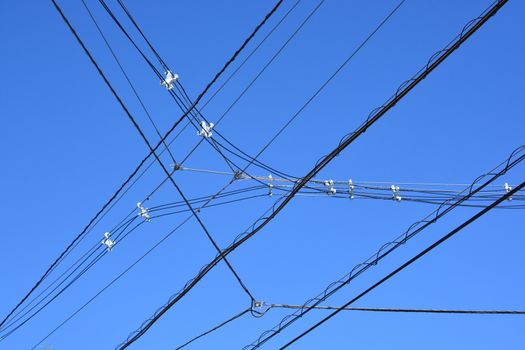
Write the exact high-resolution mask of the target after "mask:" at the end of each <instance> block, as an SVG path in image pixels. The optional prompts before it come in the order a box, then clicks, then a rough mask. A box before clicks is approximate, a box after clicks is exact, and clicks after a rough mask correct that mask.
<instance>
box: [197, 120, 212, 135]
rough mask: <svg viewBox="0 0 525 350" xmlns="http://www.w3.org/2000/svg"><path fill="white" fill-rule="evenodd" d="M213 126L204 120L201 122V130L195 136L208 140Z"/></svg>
mask: <svg viewBox="0 0 525 350" xmlns="http://www.w3.org/2000/svg"><path fill="white" fill-rule="evenodd" d="M213 126H214V124H213V123H210V124H208V123H206V122H205V121H204V120H203V121H201V129H200V130H199V132H197V135H199V136H202V137H204V138H206V139H209V138H210V137H212V136H213V133H212V132H211V130H212V129H213Z"/></svg>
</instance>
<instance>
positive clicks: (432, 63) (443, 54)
mask: <svg viewBox="0 0 525 350" xmlns="http://www.w3.org/2000/svg"><path fill="white" fill-rule="evenodd" d="M506 2H507V0H500V1H498V2H497V3H495V4H493V5H492V6H491V7H490V8H489V9H488V10H486V11H485V12H484V13H483V14H482V15H481V16H480V17H478V18H476V19H474V20H473V21H471V22H469V23H468V24H467V26H465V27H464V28H463V30H462V32H461V33H460V34H459V35H458V36H457V37H456V38H454V40H453V41H452V42H451V43H449V45H447V47H446V48H445V49H443V50H441V51H439V52H438V53H437V54H435V55H433V56H432V57H431V59H430V60H429V61H428V62H427V65H426V66H425V67H424V68H422V69H421V70H420V71H419V72H418V73H416V75H415V76H414V77H413V78H412V79H410V80H409V81H408V82H407V83H404V84H402V85H401V86H400V88H399V89H398V90H397V91H396V93H395V95H394V96H393V97H391V98H390V99H389V101H388V102H387V103H386V104H385V105H383V106H381V107H379V108H378V109H376V110H374V111H373V112H372V114H371V115H370V116H369V117H368V118H367V120H366V121H365V122H364V123H363V124H362V125H361V126H360V127H359V128H358V129H357V130H356V131H355V132H353V133H352V134H350V135H349V136H348V137H346V138H345V139H344V140H343V141H342V142H340V144H339V145H338V146H337V147H336V148H335V149H334V150H333V151H332V152H330V153H329V154H328V155H326V156H325V157H323V158H322V159H321V160H320V161H319V162H318V163H317V164H316V166H315V167H314V168H313V169H312V170H311V171H310V172H309V173H308V174H307V175H306V176H305V177H304V178H302V179H301V181H299V182H298V183H297V184H296V185H295V186H294V188H293V190H292V191H291V192H290V195H288V196H287V197H286V198H284V199H283V200H282V201H281V202H280V204H279V205H278V206H277V207H276V208H275V210H274V211H273V212H272V213H271V214H270V215H268V216H267V217H265V218H264V219H263V220H262V222H261V224H259V225H258V226H257V227H255V228H254V229H253V230H252V231H251V232H249V233H247V234H243V236H242V238H240V237H239V239H238V240H236V241H235V243H233V244H232V245H230V246H229V247H228V248H226V249H224V250H223V251H222V252H223V253H222V254H221V255H222V256H227V255H228V254H230V253H231V252H232V251H233V250H235V249H236V248H237V247H239V246H240V245H242V244H243V243H244V242H246V241H247V240H248V239H250V238H251V237H253V236H254V235H255V234H256V233H257V232H259V231H260V230H261V229H262V228H263V227H264V226H266V225H267V224H268V223H269V222H270V221H271V220H272V219H273V218H274V217H275V216H276V215H277V214H278V213H279V212H280V211H281V210H282V209H283V208H284V207H285V206H286V205H287V204H288V203H289V202H290V200H291V199H292V198H293V197H294V196H295V194H296V193H297V192H298V191H299V190H300V189H301V188H302V187H303V186H305V185H306V184H307V182H308V181H309V180H311V179H312V178H313V177H314V176H315V175H316V174H317V173H318V172H319V171H321V170H322V169H323V168H324V167H325V166H326V165H327V164H328V163H329V162H330V161H332V159H333V158H335V157H336V156H337V155H338V154H339V153H340V152H341V151H343V150H344V149H345V148H346V147H348V146H349V145H350V144H351V143H352V142H353V141H354V140H355V139H357V137H358V136H359V135H361V134H363V133H364V132H365V131H366V130H367V129H368V128H369V127H370V126H371V125H373V124H374V123H375V122H376V121H377V120H379V119H380V118H381V117H382V116H384V115H385V114H386V112H387V111H389V110H390V109H391V108H392V107H393V106H395V105H396V104H397V103H398V102H399V101H400V100H401V99H402V98H403V97H404V96H406V95H407V94H408V92H410V91H411V90H412V89H413V88H414V87H415V86H417V85H418V84H419V83H420V82H421V81H422V80H423V79H424V78H426V77H427V76H428V74H430V73H431V72H432V71H433V70H434V69H435V68H436V67H438V66H439V65H440V64H441V63H442V62H443V61H444V60H445V59H446V58H447V57H449V56H450V54H452V52H454V51H455V50H457V49H458V48H459V47H460V46H461V44H462V43H464V42H465V41H466V40H467V39H468V38H469V37H470V36H471V35H472V34H473V33H475V32H476V31H477V30H478V29H479V28H480V27H481V26H482V25H483V24H484V23H486V22H487V20H488V19H489V18H490V17H492V16H493V15H494V14H496V13H497V12H498V10H499V9H500V8H501V7H502V6H503V5H504V4H505V3H506ZM277 203H278V202H277ZM277 203H276V205H277ZM221 260H222V258H221V256H217V257H215V258H214V259H213V260H212V261H211V262H210V263H209V264H208V265H206V266H205V267H203V269H201V271H200V272H199V274H198V275H197V276H196V277H195V278H193V279H192V280H190V281H189V282H188V283H187V284H186V285H185V287H184V288H183V290H182V291H180V292H179V293H177V294H176V295H174V296H172V297H171V298H170V299H169V301H168V303H167V304H166V305H164V306H162V307H161V308H160V309H159V310H157V311H156V312H155V314H154V315H153V316H152V317H151V318H150V319H148V320H146V321H145V322H144V323H143V324H142V325H141V327H140V328H139V329H138V330H136V331H135V332H133V333H132V334H131V335H130V336H129V337H128V339H126V340H125V341H124V342H123V343H121V344H120V345H118V346H117V349H119V350H123V349H125V348H127V347H128V346H129V345H131V344H132V343H134V342H135V341H136V340H138V339H139V338H140V337H141V336H142V335H143V334H144V333H145V332H147V331H148V330H149V328H151V326H152V325H153V324H154V323H155V322H157V320H158V319H159V318H160V317H162V315H163V314H164V313H166V312H167V311H168V310H169V309H170V308H171V307H172V306H173V305H175V304H176V303H177V302H178V301H179V300H180V299H182V298H183V297H184V296H185V295H186V294H187V293H188V292H189V291H190V290H191V289H192V288H193V287H194V286H195V285H196V284H197V283H198V282H199V281H200V280H201V279H202V278H203V277H204V276H205V275H206V274H207V273H208V272H209V271H210V270H211V269H212V268H213V267H214V266H215V265H216V264H217V263H218V262H220V261H221Z"/></svg>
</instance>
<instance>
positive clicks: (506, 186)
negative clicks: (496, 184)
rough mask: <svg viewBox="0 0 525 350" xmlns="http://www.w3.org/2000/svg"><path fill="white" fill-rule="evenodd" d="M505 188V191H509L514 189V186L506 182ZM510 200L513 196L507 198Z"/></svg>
mask: <svg viewBox="0 0 525 350" xmlns="http://www.w3.org/2000/svg"><path fill="white" fill-rule="evenodd" d="M503 188H505V193H509V192H510V191H512V186H510V185H509V184H508V183H507V182H505V185H503ZM507 200H508V201H511V200H512V196H511V197H509V198H507Z"/></svg>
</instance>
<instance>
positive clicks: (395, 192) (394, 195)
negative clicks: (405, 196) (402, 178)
mask: <svg viewBox="0 0 525 350" xmlns="http://www.w3.org/2000/svg"><path fill="white" fill-rule="evenodd" d="M390 190H391V191H392V199H393V200H395V201H396V202H401V196H400V195H399V186H395V185H392V186H390Z"/></svg>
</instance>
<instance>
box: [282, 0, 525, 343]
mask: <svg viewBox="0 0 525 350" xmlns="http://www.w3.org/2000/svg"><path fill="white" fill-rule="evenodd" d="M503 1H505V0H503ZM523 187H525V182H522V183H521V184H519V185H518V186H516V188H514V189H513V190H511V191H510V192H509V193H506V194H504V195H503V196H501V197H500V198H499V199H498V200H496V201H495V202H494V203H492V204H491V205H489V206H487V207H486V208H484V209H482V210H481V211H479V212H478V213H476V214H475V215H474V216H472V217H471V218H470V219H468V220H467V221H465V222H463V223H462V224H461V225H459V226H458V227H456V228H455V229H453V230H452V231H450V232H449V233H447V234H446V235H445V236H443V237H441V238H440V239H439V240H437V241H436V242H434V243H432V244H431V245H430V246H428V247H427V248H425V249H424V250H422V251H421V252H420V253H418V254H417V255H415V256H414V257H413V258H411V259H410V260H408V261H407V262H405V263H404V264H403V265H401V266H399V267H398V268H397V269H395V270H394V271H392V272H391V273H389V274H388V275H386V276H385V277H383V278H382V279H381V280H379V281H378V282H376V283H374V284H373V285H372V286H370V287H369V288H367V289H366V290H365V291H363V292H362V293H360V294H359V295H357V296H356V297H355V298H353V299H351V300H350V301H348V302H347V303H345V304H344V305H342V306H341V307H339V308H338V309H337V310H335V311H334V312H332V313H331V314H330V315H328V316H326V317H325V318H323V319H322V320H321V321H319V322H317V323H316V324H315V325H313V326H312V327H310V328H308V329H307V330H306V331H304V332H302V333H301V334H300V335H298V336H297V337H295V338H293V339H292V340H291V341H289V342H288V343H286V344H285V345H284V346H282V347H281V348H280V349H281V350H282V349H286V348H287V347H289V346H290V345H292V344H293V343H295V342H296V341H298V340H299V339H301V338H302V337H304V336H305V335H307V334H308V333H310V332H311V331H313V330H314V329H316V328H317V327H319V326H320V325H322V324H323V323H325V322H326V321H328V320H329V319H331V318H332V317H334V316H335V315H337V314H338V313H339V312H341V311H342V310H343V309H344V308H346V307H348V306H350V305H351V304H353V303H354V302H356V301H357V300H359V299H361V298H362V297H363V296H365V295H366V294H368V293H369V292H371V291H372V290H374V289H375V288H377V287H378V286H380V285H381V284H383V283H384V282H386V281H388V280H389V279H390V278H392V277H393V276H395V275H396V274H398V273H399V272H401V271H402V270H404V269H405V268H407V267H408V266H410V265H412V264H413V263H414V262H415V261H417V260H419V259H420V258H421V257H423V256H425V255H426V254H427V253H429V252H430V251H432V250H433V249H434V248H436V247H437V246H439V245H440V244H442V243H443V242H445V241H447V240H448V239H449V238H451V237H452V236H454V235H455V234H456V233H458V232H459V231H461V230H462V229H464V228H465V227H467V226H469V225H470V224H471V223H473V222H474V221H476V220H478V219H479V218H480V217H482V216H483V215H485V214H486V213H488V212H489V211H490V210H492V209H493V208H495V207H496V206H497V205H498V204H500V203H501V202H503V201H505V200H507V198H509V197H510V196H512V195H513V194H514V193H515V192H517V191H518V190H520V189H522V188H523Z"/></svg>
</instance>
